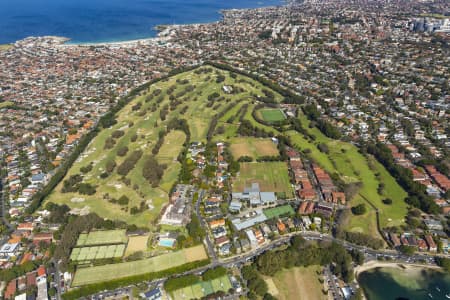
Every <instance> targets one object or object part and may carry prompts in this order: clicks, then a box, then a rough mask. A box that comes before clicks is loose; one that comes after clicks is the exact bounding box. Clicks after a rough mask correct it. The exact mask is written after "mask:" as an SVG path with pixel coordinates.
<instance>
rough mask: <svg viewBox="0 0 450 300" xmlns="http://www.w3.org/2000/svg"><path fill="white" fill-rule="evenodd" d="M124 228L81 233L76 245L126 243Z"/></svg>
mask: <svg viewBox="0 0 450 300" xmlns="http://www.w3.org/2000/svg"><path fill="white" fill-rule="evenodd" d="M125 232H126V230H125V229H117V230H99V231H91V232H89V233H82V234H80V236H79V237H78V240H77V245H76V246H77V247H83V246H96V245H111V244H126V243H127V241H128V238H127V236H126V234H125Z"/></svg>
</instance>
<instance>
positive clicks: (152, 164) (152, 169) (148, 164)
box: [142, 155, 167, 188]
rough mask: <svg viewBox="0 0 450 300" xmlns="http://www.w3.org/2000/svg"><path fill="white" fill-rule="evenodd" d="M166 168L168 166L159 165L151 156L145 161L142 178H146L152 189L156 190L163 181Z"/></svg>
mask: <svg viewBox="0 0 450 300" xmlns="http://www.w3.org/2000/svg"><path fill="white" fill-rule="evenodd" d="M166 168H167V165H166V164H159V163H158V161H157V160H156V158H155V157H154V156H152V155H150V156H148V157H147V158H146V159H145V162H144V168H143V169H142V176H144V178H145V179H147V181H148V182H149V183H150V184H151V185H152V187H153V188H155V187H157V186H159V182H160V181H161V179H162V177H163V175H164V170H165V169H166Z"/></svg>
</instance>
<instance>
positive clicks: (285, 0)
mask: <svg viewBox="0 0 450 300" xmlns="http://www.w3.org/2000/svg"><path fill="white" fill-rule="evenodd" d="M289 3H290V1H289V0H280V4H279V5H267V6H257V7H247V8H227V9H220V10H219V11H217V13H218V14H219V15H220V17H219V18H218V19H216V20H209V21H205V22H200V23H179V24H158V25H155V26H153V28H152V30H153V31H155V32H156V34H155V35H154V36H149V37H143V38H132V39H129V40H128V39H126V40H117V41H115V40H112V41H99V42H73V43H71V42H70V41H71V40H72V38H69V37H62V36H54V37H57V38H62V39H65V41H64V42H63V43H62V44H61V45H63V46H127V45H128V46H130V45H135V44H138V43H151V42H158V41H162V40H163V39H164V38H165V36H161V35H162V34H164V33H166V31H167V33H169V32H170V30H171V29H173V28H178V27H182V26H199V25H206V24H213V23H217V22H220V21H221V20H222V18H223V15H224V13H225V12H227V11H241V10H251V9H260V8H271V7H280V6H286V5H289ZM167 33H166V34H167ZM49 36H50V37H53V35H43V36H27V37H24V38H22V39H19V40H16V41H13V42H9V43H4V45H14V44H15V43H17V42H20V41H23V40H25V39H28V38H31V37H34V38H42V37H49ZM1 45H3V44H0V46H1Z"/></svg>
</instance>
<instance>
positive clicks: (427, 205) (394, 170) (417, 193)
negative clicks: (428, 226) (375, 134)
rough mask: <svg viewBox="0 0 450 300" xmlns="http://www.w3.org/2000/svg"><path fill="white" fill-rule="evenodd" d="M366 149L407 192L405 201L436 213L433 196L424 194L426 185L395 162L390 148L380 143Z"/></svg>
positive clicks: (428, 211)
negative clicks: (417, 180)
mask: <svg viewBox="0 0 450 300" xmlns="http://www.w3.org/2000/svg"><path fill="white" fill-rule="evenodd" d="M366 151H367V152H368V153H370V154H372V155H374V156H375V157H376V159H377V160H378V161H379V162H380V163H381V164H382V165H383V166H384V167H385V168H386V169H387V170H388V171H389V173H390V174H391V175H392V177H394V178H395V179H396V181H397V182H398V184H399V185H400V186H401V187H403V188H404V189H405V191H406V192H407V193H408V198H406V200H405V201H406V203H408V204H410V205H412V206H414V207H418V208H420V209H421V210H423V211H424V212H426V213H431V214H437V213H439V211H440V209H439V206H437V204H436V203H435V202H434V201H433V198H432V197H430V196H428V195H427V194H426V187H425V186H424V185H422V184H420V183H417V182H415V181H414V180H413V176H412V172H411V171H410V170H409V169H406V168H404V167H402V166H400V165H398V164H396V163H395V161H394V158H393V156H392V153H391V150H390V149H389V148H388V147H387V146H386V145H385V144H382V143H379V142H378V143H376V144H369V145H367V148H366Z"/></svg>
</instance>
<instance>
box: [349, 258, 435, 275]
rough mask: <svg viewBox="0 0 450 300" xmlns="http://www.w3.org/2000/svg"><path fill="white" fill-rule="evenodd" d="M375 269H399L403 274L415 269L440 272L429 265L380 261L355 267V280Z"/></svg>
mask: <svg viewBox="0 0 450 300" xmlns="http://www.w3.org/2000/svg"><path fill="white" fill-rule="evenodd" d="M375 268H394V269H399V270H402V271H404V272H409V273H411V272H412V271H417V269H432V270H435V271H439V270H442V269H441V267H439V266H430V265H421V264H402V263H396V262H381V261H370V262H368V263H365V264H363V265H362V266H357V267H356V268H355V269H354V272H355V278H358V276H359V275H360V274H361V273H363V272H365V271H368V270H371V269H375Z"/></svg>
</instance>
